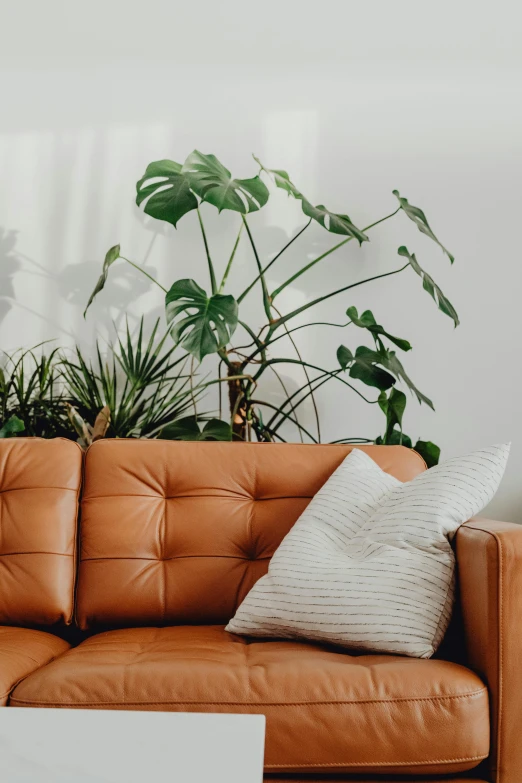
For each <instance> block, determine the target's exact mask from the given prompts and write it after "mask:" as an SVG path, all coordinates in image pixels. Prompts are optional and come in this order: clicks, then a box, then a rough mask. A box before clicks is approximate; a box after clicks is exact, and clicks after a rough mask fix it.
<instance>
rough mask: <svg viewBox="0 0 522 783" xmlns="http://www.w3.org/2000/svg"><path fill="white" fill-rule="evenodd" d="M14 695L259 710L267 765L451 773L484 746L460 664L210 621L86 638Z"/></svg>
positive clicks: (484, 733) (471, 685) (483, 719)
mask: <svg viewBox="0 0 522 783" xmlns="http://www.w3.org/2000/svg"><path fill="white" fill-rule="evenodd" d="M11 704H12V705H13V706H15V707H89V708H100V707H103V708H110V709H144V710H167V711H168V710H174V711H178V712H180V711H181V712H239V713H241V712H248V713H252V712H254V713H255V712H258V713H262V714H264V715H266V720H267V727H266V750H265V765H266V769H267V770H269V771H277V770H280V771H287V772H298V771H304V772H317V771H321V770H322V769H328V770H330V771H331V772H347V771H356V772H357V771H359V772H382V773H384V772H386V773H389V774H392V773H400V772H401V771H402V770H403V769H404V767H408V770H409V771H410V772H417V773H418V774H429V773H430V772H434V773H435V772H438V773H440V772H448V773H449V772H458V771H461V770H466V769H470V768H472V767H475V766H476V765H477V764H478V762H479V761H480V760H481V759H483V758H485V757H486V756H487V755H488V750H489V716H488V695H487V689H486V688H485V686H484V684H483V682H482V681H481V680H480V679H479V678H478V677H477V675H475V674H473V673H472V672H471V671H469V670H468V669H465V668H464V667H462V666H458V665H457V664H453V663H448V662H447V661H436V660H432V661H426V660H418V659H416V658H404V657H401V656H392V655H359V656H352V655H348V654H347V653H345V652H344V651H343V652H340V651H334V650H330V649H326V648H325V647H323V646H321V645H317V644H302V643H299V642H288V641H269V642H259V641H250V642H249V641H247V640H246V639H245V638H244V637H239V636H235V635H234V634H229V633H227V632H226V631H224V630H223V628H221V627H216V626H207V627H199V628H194V627H187V626H185V627H171V628H132V629H125V630H119V631H109V632H107V633H103V634H99V635H97V636H93V637H91V638H90V639H88V640H87V641H85V642H83V643H82V644H81V645H80V646H79V647H77V648H76V649H74V650H71V651H70V652H68V653H67V654H66V655H64V656H62V657H61V658H59V659H58V660H56V661H55V662H54V663H52V664H50V665H49V666H48V667H46V668H45V669H43V670H40V671H38V672H36V673H35V674H33V675H32V676H31V677H28V678H27V679H26V680H25V681H24V682H22V683H21V684H20V685H19V686H18V687H17V688H16V689H15V691H14V693H13V695H12V698H11ZM423 737H425V738H426V741H422V738H423ZM303 738H306V742H303ZM428 738H429V740H428Z"/></svg>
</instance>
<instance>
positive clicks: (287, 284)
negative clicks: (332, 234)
mask: <svg viewBox="0 0 522 783" xmlns="http://www.w3.org/2000/svg"><path fill="white" fill-rule="evenodd" d="M400 209H401V207H399V208H398V209H396V210H395V212H391V213H390V214H389V215H386V216H385V217H383V218H380V220H376V221H375V223H370V225H369V226H366V228H363V232H366V231H369V230H370V228H373V227H374V226H378V225H379V223H383V222H384V221H385V220H389V219H390V218H392V217H393V216H394V215H396V214H397V212H399V210H400ZM352 239H353V237H347V238H346V239H343V240H342V242H339V243H338V244H337V245H334V246H333V247H331V248H330V250H327V251H326V252H325V253H322V254H321V255H320V256H318V257H317V258H314V260H313V261H310V263H309V264H306V266H303V267H302V269H300V270H299V271H298V272H296V273H295V275H292V277H290V278H288V280H286V281H285V282H284V283H282V284H281V285H280V286H279V288H276V290H275V291H273V292H272V299H275V298H276V296H277V295H278V294H280V293H281V291H283V290H284V289H285V288H286V287H287V286H289V285H290V283H293V282H294V280H297V278H298V277H300V276H301V275H304V273H305V272H307V271H308V270H309V269H311V268H312V267H313V266H315V265H316V264H318V263H319V261H322V260H323V258H326V256H329V255H330V253H333V252H334V250H338V249H339V248H340V247H342V246H343V245H346V243H347V242H350V240H352Z"/></svg>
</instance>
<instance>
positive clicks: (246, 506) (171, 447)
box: [77, 440, 425, 629]
mask: <svg viewBox="0 0 522 783" xmlns="http://www.w3.org/2000/svg"><path fill="white" fill-rule="evenodd" d="M351 448H352V447H351V446H346V445H301V444H255V443H245V444H243V443H217V442H212V443H180V442H169V441H147V440H141V441H137V440H136V441H132V440H106V441H99V442H97V443H95V444H94V445H93V446H92V447H91V448H90V449H89V451H88V452H87V456H86V462H85V489H84V494H83V501H82V522H81V534H80V540H81V554H80V563H79V580H78V593H77V621H78V623H79V625H80V627H81V628H83V629H89V628H96V627H99V626H102V627H103V626H117V625H120V626H128V625H136V624H141V625H154V624H158V625H161V624H213V623H226V622H227V621H228V620H229V619H230V618H231V617H232V615H233V614H234V612H235V610H236V608H237V606H238V605H239V603H240V602H241V601H242V600H243V598H244V597H245V595H246V593H247V592H248V591H249V590H250V588H251V587H252V585H253V584H254V583H255V582H256V581H257V580H258V579H259V578H260V577H261V576H262V575H263V574H265V573H266V571H267V568H268V563H269V560H270V558H271V556H272V555H273V553H274V551H275V549H276V548H277V547H278V546H279V544H280V542H281V540H282V539H283V537H284V536H285V534H286V533H287V532H288V531H289V530H290V528H291V527H292V525H293V524H294V522H295V521H296V520H297V518H298V517H299V515H300V514H301V512H302V511H303V510H304V508H305V507H306V506H307V504H308V503H309V502H310V499H311V498H312V497H313V495H314V494H315V493H316V492H317V490H318V489H319V488H320V487H321V486H322V485H323V484H324V482H325V481H326V479H327V478H328V477H329V476H330V475H331V473H332V472H333V471H334V470H335V468H336V467H337V466H338V465H339V464H340V463H341V462H342V460H343V459H344V458H345V457H346V455H347V454H348V453H349V452H350V450H351ZM363 448H364V450H365V451H367V452H368V453H369V454H370V455H371V457H372V458H373V459H374V460H375V461H376V462H377V463H378V464H379V465H380V466H381V467H382V468H383V469H384V470H386V471H388V472H389V473H391V474H393V475H394V476H396V477H397V478H399V479H401V480H403V481H405V480H408V479H411V478H413V477H414V476H415V475H417V474H418V473H420V472H421V471H422V470H424V469H425V465H424V463H423V461H422V459H421V458H420V457H419V456H418V455H417V454H416V453H415V452H413V451H411V450H409V449H406V448H403V447H401V446H391V447H390V446H367V447H363Z"/></svg>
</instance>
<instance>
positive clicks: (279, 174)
mask: <svg viewBox="0 0 522 783" xmlns="http://www.w3.org/2000/svg"><path fill="white" fill-rule="evenodd" d="M254 160H255V161H256V163H258V164H259V166H260V168H261V170H262V171H264V172H265V173H266V174H268V176H269V177H270V178H271V179H272V180H273V181H274V182H275V184H276V185H277V187H278V188H281V190H285V191H286V192H287V193H288V194H289V195H290V196H293V197H294V198H296V199H298V200H299V201H300V202H301V207H302V210H303V212H304V214H305V215H306V216H307V217H309V218H312V220H315V221H317V223H319V225H321V226H322V227H323V228H326V230H327V231H330V232H331V233H332V234H342V235H344V236H349V237H354V238H355V239H357V241H358V242H359V244H362V243H363V242H367V241H369V240H368V237H367V236H366V234H365V233H364V232H363V231H361V229H359V228H357V226H356V225H354V224H353V223H352V221H351V220H350V218H349V217H348V215H341V214H338V213H336V212H330V210H329V209H327V208H326V207H325V206H324V205H323V204H318V205H317V206H316V207H314V206H313V204H311V203H310V201H308V199H307V198H305V196H303V194H302V193H301V191H300V190H298V189H297V188H296V186H295V185H294V183H293V182H292V181H291V179H290V176H289V174H288V172H287V171H283V170H282V169H267V168H266V167H265V166H263V164H262V163H261V161H260V160H259V158H256V156H255V155H254Z"/></svg>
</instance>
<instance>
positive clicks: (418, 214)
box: [393, 190, 455, 263]
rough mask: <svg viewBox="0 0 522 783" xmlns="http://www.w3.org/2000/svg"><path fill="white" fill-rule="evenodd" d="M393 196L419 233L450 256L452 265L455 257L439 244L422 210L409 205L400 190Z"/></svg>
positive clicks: (394, 192) (395, 191)
mask: <svg viewBox="0 0 522 783" xmlns="http://www.w3.org/2000/svg"><path fill="white" fill-rule="evenodd" d="M393 195H394V196H395V197H396V198H397V200H398V202H399V204H400V207H401V209H402V211H403V212H404V213H405V214H406V215H407V216H408V217H409V218H410V220H413V222H414V223H415V225H416V226H417V228H418V229H419V231H421V232H422V233H423V234H425V235H426V236H427V237H429V238H430V239H432V240H433V241H434V242H436V243H437V245H438V246H439V247H440V248H442V251H443V252H444V253H445V254H446V255H447V256H448V258H449V260H450V261H451V263H453V262H454V261H455V258H454V256H452V255H451V253H450V252H449V250H447V249H446V248H445V247H444V245H443V244H442V243H441V242H439V240H438V239H437V237H436V236H435V234H434V233H433V231H432V230H431V226H430V224H429V223H428V219H427V218H426V215H425V214H424V212H423V211H422V209H420V208H419V207H414V206H413V204H410V203H408V199H407V198H403V197H402V196H401V194H400V193H399V191H398V190H394V191H393Z"/></svg>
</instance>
